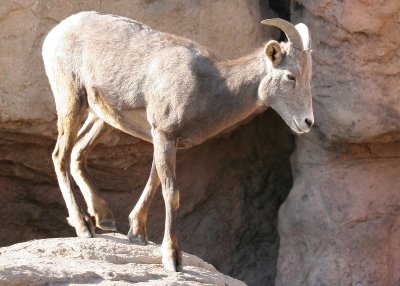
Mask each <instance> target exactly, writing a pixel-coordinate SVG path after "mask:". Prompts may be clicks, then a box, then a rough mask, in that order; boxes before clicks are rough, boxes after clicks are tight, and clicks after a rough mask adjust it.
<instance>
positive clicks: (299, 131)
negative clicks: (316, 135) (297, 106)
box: [292, 118, 310, 134]
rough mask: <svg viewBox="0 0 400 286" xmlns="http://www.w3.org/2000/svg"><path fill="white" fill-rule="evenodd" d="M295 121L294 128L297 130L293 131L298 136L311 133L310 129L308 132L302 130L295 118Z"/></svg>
mask: <svg viewBox="0 0 400 286" xmlns="http://www.w3.org/2000/svg"><path fill="white" fill-rule="evenodd" d="M293 121H294V127H295V128H293V127H292V130H293V131H294V132H296V133H297V134H303V133H307V132H308V131H310V129H308V130H303V129H301V128H300V126H299V124H298V123H297V121H296V119H294V118H293ZM292 125H293V124H292Z"/></svg>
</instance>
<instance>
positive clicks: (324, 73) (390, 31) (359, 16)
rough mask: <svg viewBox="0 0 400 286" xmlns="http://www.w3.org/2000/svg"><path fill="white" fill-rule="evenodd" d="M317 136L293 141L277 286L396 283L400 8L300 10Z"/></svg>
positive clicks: (352, 5) (324, 5)
mask: <svg viewBox="0 0 400 286" xmlns="http://www.w3.org/2000/svg"><path fill="white" fill-rule="evenodd" d="M299 2H301V3H302V4H299V3H297V4H295V5H294V6H293V13H292V16H293V19H295V21H304V22H305V23H306V24H307V25H309V26H310V27H311V30H312V31H314V32H313V42H314V47H313V48H314V50H315V53H314V80H313V92H314V93H313V95H314V111H315V117H316V128H314V130H313V132H311V134H309V135H307V136H303V137H298V138H297V139H296V151H295V153H294V154H293V155H292V158H291V161H292V170H293V179H294V184H293V188H292V190H291V192H290V194H289V196H288V198H287V200H286V201H285V202H284V203H283V204H282V206H281V209H280V211H279V222H278V225H279V234H280V238H281V240H280V243H281V244H280V250H279V259H278V274H277V279H276V285H359V286H362V285H378V286H379V285H382V286H385V285H398V284H399V283H400V264H399V263H398V262H397V261H398V260H399V253H400V246H399V244H398V241H400V231H399V230H400V220H399V215H400V211H399V207H398V206H399V205H400V194H399V192H398V189H399V188H398V186H399V185H400V179H399V172H400V143H399V141H398V140H399V138H400V120H399V119H400V104H399V103H400V102H399V100H398V99H399V97H398V94H399V91H400V90H399V85H398V84H397V81H398V74H399V71H400V70H399V66H400V65H399V58H398V52H397V48H396V46H398V44H399V43H400V42H399V39H400V37H399V36H400V32H399V31H400V30H399V29H396V28H395V27H398V26H399V21H398V13H399V11H400V3H399V2H398V1H395V0H393V1H384V2H380V3H378V2H374V1H313V0H304V1H299Z"/></svg>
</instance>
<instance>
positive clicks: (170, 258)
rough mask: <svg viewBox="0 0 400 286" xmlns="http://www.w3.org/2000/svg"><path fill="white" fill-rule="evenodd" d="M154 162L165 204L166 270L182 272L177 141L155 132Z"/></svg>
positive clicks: (164, 247) (163, 251) (164, 255)
mask: <svg viewBox="0 0 400 286" xmlns="http://www.w3.org/2000/svg"><path fill="white" fill-rule="evenodd" d="M153 144H154V161H155V164H156V168H157V173H158V176H159V178H160V181H161V186H162V194H163V197H164V202H165V233H164V239H163V242H162V245H161V252H162V257H163V258H162V261H163V264H164V267H165V269H167V270H170V271H181V270H182V252H181V250H180V248H179V245H178V240H177V238H176V216H177V210H178V207H179V190H178V188H177V185H176V176H175V164H176V141H175V140H170V139H168V138H167V137H166V136H165V134H164V133H163V132H162V131H157V130H154V131H153Z"/></svg>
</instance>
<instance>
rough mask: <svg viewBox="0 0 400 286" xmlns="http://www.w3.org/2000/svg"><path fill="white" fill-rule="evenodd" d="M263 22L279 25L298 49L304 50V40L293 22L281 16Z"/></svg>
mask: <svg viewBox="0 0 400 286" xmlns="http://www.w3.org/2000/svg"><path fill="white" fill-rule="evenodd" d="M261 24H264V25H269V26H275V27H278V28H279V29H281V30H282V31H283V32H284V33H285V34H286V37H287V38H288V40H289V41H290V42H291V43H292V44H293V46H294V47H295V48H296V49H298V50H300V51H303V50H304V46H303V41H302V39H301V36H300V34H299V31H298V30H297V29H296V28H295V26H294V25H293V24H292V23H290V22H288V21H286V20H283V19H280V18H274V19H266V20H263V21H261Z"/></svg>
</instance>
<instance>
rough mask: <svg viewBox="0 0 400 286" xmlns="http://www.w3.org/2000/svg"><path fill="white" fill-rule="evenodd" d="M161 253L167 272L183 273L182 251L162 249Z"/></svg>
mask: <svg viewBox="0 0 400 286" xmlns="http://www.w3.org/2000/svg"><path fill="white" fill-rule="evenodd" d="M161 252H162V263H163V265H164V268H165V270H167V271H173V272H182V270H183V267H182V251H181V250H180V249H165V248H163V247H161Z"/></svg>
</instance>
